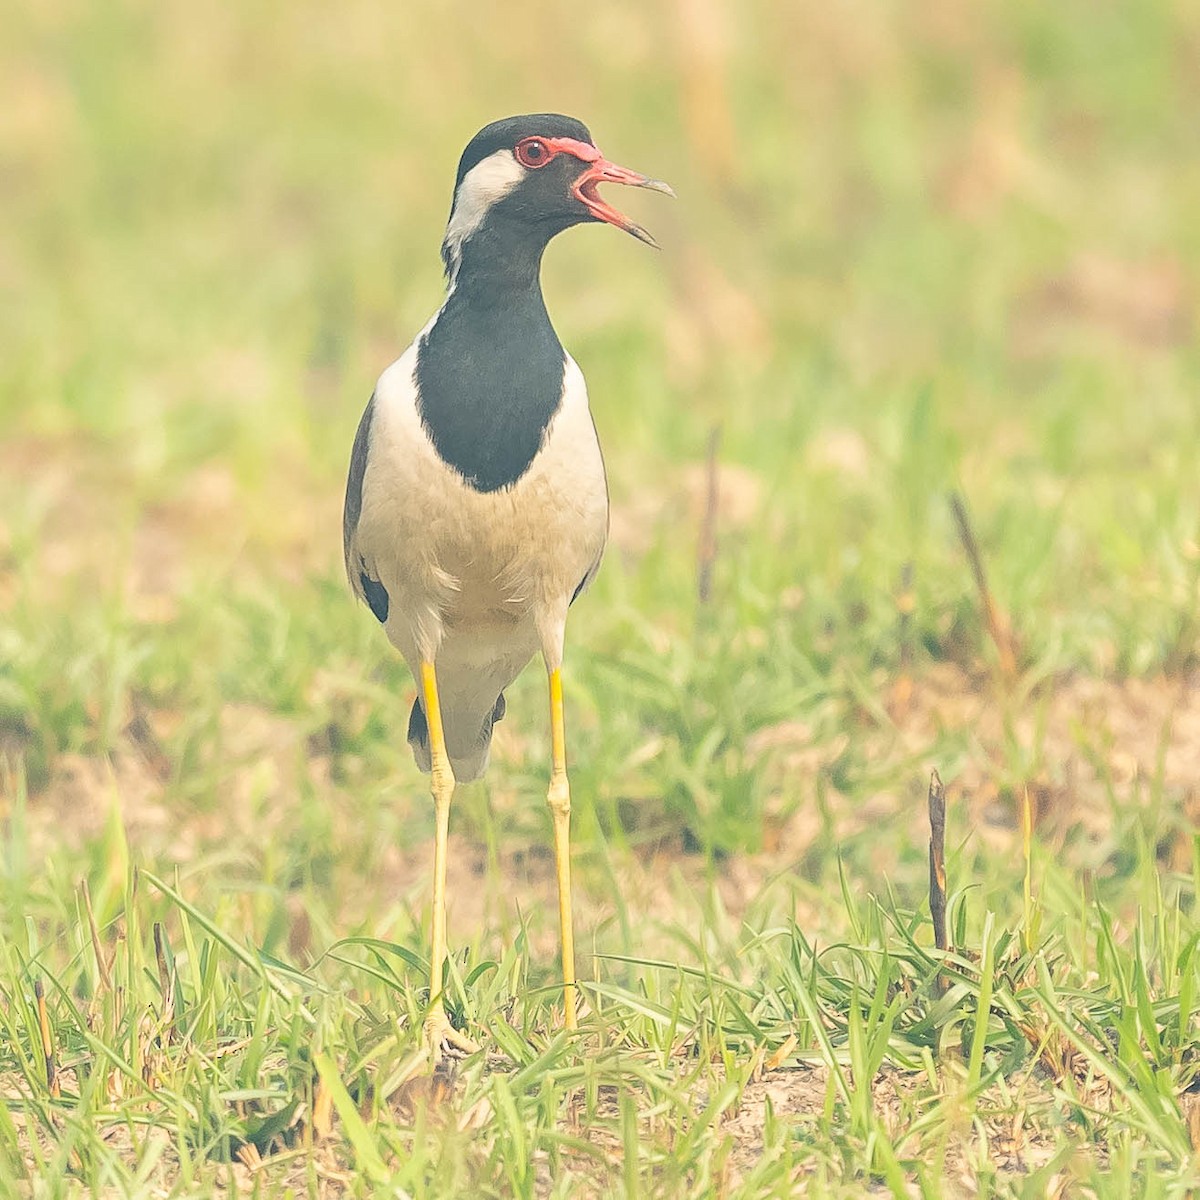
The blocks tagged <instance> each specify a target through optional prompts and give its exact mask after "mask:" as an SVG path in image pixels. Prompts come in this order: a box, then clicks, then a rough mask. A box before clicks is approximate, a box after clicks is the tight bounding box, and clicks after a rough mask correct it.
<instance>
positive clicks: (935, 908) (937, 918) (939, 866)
mask: <svg viewBox="0 0 1200 1200" xmlns="http://www.w3.org/2000/svg"><path fill="white" fill-rule="evenodd" d="M929 915H930V917H931V918H932V919H933V944H934V945H935V946H936V947H937V948H938V949H939V950H948V949H949V948H950V942H949V939H948V938H947V937H946V789H945V787H944V786H943V784H942V777H941V776H940V775H939V774H938V773H937V771H936V770H935V771H934V772H933V774H932V775H930V777H929ZM945 986H946V980H945V978H944V977H943V976H941V975H939V976H938V987H939V989H944V988H945Z"/></svg>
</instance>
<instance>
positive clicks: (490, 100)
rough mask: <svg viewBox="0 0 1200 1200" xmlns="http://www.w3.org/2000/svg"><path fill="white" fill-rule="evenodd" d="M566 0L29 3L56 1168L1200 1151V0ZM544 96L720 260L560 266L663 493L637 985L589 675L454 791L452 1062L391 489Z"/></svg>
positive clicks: (1199, 1167) (168, 1188)
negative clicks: (351, 513) (509, 150)
mask: <svg viewBox="0 0 1200 1200" xmlns="http://www.w3.org/2000/svg"><path fill="white" fill-rule="evenodd" d="M521 16H522V19H520V20H516V19H514V20H511V21H507V20H506V21H500V20H498V19H497V18H495V17H491V16H486V15H482V16H481V15H472V16H471V17H469V18H467V17H466V16H465V15H463V14H458V15H455V14H452V13H448V12H447V11H445V10H444V8H443V7H442V6H438V5H432V4H425V3H416V4H410V5H403V6H392V7H390V8H389V7H385V6H375V5H372V4H367V3H351V4H348V5H343V6H339V7H338V8H337V9H336V10H334V9H332V8H326V7H324V6H318V5H311V4H302V5H300V6H296V7H293V8H292V9H289V11H288V14H287V19H286V20H284V19H281V14H279V13H274V12H273V11H271V10H268V9H265V8H262V7H261V6H253V5H251V6H227V7H226V8H224V9H221V10H218V11H214V12H211V13H203V14H201V13H198V12H197V11H196V10H195V8H194V6H189V5H184V4H176V3H171V2H168V3H163V4H157V5H154V6H151V7H146V6H139V5H135V4H117V5H110V6H107V7H106V8H105V10H104V11H103V12H100V11H99V10H97V11H95V12H93V11H92V10H90V9H87V8H86V7H85V6H78V5H75V4H73V3H70V2H67V3H54V4H48V5H42V6H39V7H38V8H37V9H36V11H35V10H31V11H28V12H23V13H20V14H14V15H13V16H12V18H11V20H10V21H9V22H8V25H9V26H11V30H12V35H11V36H10V37H6V38H5V39H4V46H3V47H2V48H0V67H2V68H3V70H2V71H0V78H3V79H4V81H5V82H4V83H3V85H0V86H2V87H3V88H4V90H5V96H6V100H5V103H4V104H2V105H0V161H2V162H3V163H4V167H3V170H2V171H0V192H2V194H3V200H4V208H5V213H6V220H5V222H4V228H3V230H0V306H2V311H0V351H2V353H0V428H2V429H3V437H2V438H0V1091H2V1094H3V1097H4V1100H5V1103H4V1104H3V1105H2V1106H0V1188H3V1189H8V1191H10V1192H12V1193H13V1194H16V1195H21V1196H30V1197H34V1196H36V1197H43V1196H46V1197H49V1196H85V1195H112V1196H160V1195H162V1196H166V1195H171V1196H193V1195H216V1194H240V1193H245V1194H251V1195H261V1196H285V1195H288V1194H293V1195H314V1196H336V1195H343V1194H348V1195H361V1196H376V1195H396V1196H411V1197H439V1198H440V1197H452V1196H463V1197H477V1196H495V1197H507V1196H536V1197H541V1196H559V1197H566V1196H572V1197H575V1196H598V1197H599V1196H621V1197H634V1196H638V1197H664V1198H668V1197H671V1198H673V1197H678V1196H696V1197H708V1196H713V1197H728V1198H737V1200H759V1198H766V1197H776V1196H788V1195H793V1194H798V1193H801V1192H803V1193H804V1194H812V1195H831V1196H852V1195H861V1194H871V1193H876V1192H878V1193H881V1194H889V1193H890V1194H899V1195H930V1196H934V1195H950V1196H960V1195H961V1196H971V1195H979V1194H988V1195H991V1194H997V1195H1007V1196H1029V1197H1040V1196H1045V1195H1087V1196H1097V1197H1106V1196H1114V1197H1116V1196H1128V1195H1132V1194H1136V1195H1147V1196H1160V1195H1161V1196H1180V1197H1182V1196H1185V1195H1188V1194H1190V1193H1191V1192H1192V1191H1194V1190H1195V1189H1196V1188H1197V1187H1200V1157H1198V1155H1200V1151H1198V1147H1200V1082H1198V1080H1200V1076H1198V1074H1197V1072H1198V1069H1200V1018H1198V1009H1200V1000H1198V999H1197V995H1198V993H1200V987H1198V984H1200V949H1198V946H1200V925H1198V924H1197V910H1196V896H1197V891H1198V889H1200V839H1198V835H1197V829H1198V823H1200V653H1198V637H1200V616H1198V614H1200V473H1198V472H1197V471H1196V469H1195V464H1196V462H1197V461H1200V408H1198V407H1197V405H1196V403H1195V394H1196V380H1197V377H1198V376H1197V366H1198V360H1197V348H1196V347H1197V339H1196V333H1197V309H1196V295H1197V288H1198V285H1200V245H1198V243H1197V240H1196V236H1195V216H1194V215H1195V212H1196V210H1197V206H1198V203H1200V168H1198V167H1197V166H1196V164H1197V163H1198V162H1200V153H1198V151H1200V145H1198V142H1200V132H1198V127H1197V125H1196V123H1195V121H1194V120H1193V119H1192V114H1193V113H1194V112H1195V109H1196V103H1197V101H1198V100H1200V96H1198V95H1197V87H1196V81H1195V78H1194V72H1192V71H1190V69H1189V65H1188V53H1187V51H1188V48H1189V47H1193V48H1194V47H1195V46H1196V45H1197V44H1200V22H1198V21H1197V19H1196V18H1195V15H1194V14H1191V13H1188V12H1185V11H1184V10H1183V9H1180V8H1172V7H1169V6H1164V5H1156V4H1146V5H1140V6H1108V7H1104V6H1099V7H1097V6H1095V5H1091V4H1083V3H1067V4H1062V5H1056V6H1032V7H1031V6H1021V5H1016V6H1013V5H1001V4H999V3H996V4H993V3H981V4H978V5H975V6H961V5H955V4H947V3H940V2H938V3H931V4H925V5H921V6H901V5H891V4H879V5H876V4H859V3H852V2H851V3H843V4H838V5H834V6H832V7H831V6H828V5H807V4H801V5H796V6H791V7H788V6H777V5H770V4H766V3H761V4H760V3H752V4H750V5H744V6H737V7H735V6H732V5H727V4H725V3H723V2H722V0H677V2H676V3H674V4H663V5H657V6H650V7H646V6H644V5H632V4H616V5H607V6H602V7H601V8H598V9H591V10H588V11H587V12H586V13H581V12H579V11H577V10H576V9H574V8H568V7H559V6H555V5H553V4H545V3H531V4H529V5H528V6H525V7H523V8H522V10H521ZM435 47H436V48H438V52H437V53H434V52H433V50H434V48H435ZM542 108H554V109H560V110H563V111H567V112H572V113H576V114H578V115H579V116H581V117H583V118H584V119H585V120H587V121H588V123H589V124H590V125H591V127H592V130H593V133H594V134H595V136H596V138H597V141H598V142H599V144H600V145H601V146H602V147H603V148H604V150H605V152H606V153H607V154H609V155H610V156H611V157H612V158H614V159H615V160H617V161H620V162H622V163H626V164H628V165H629V166H631V167H633V168H635V169H639V170H644V171H647V172H649V173H650V174H652V175H654V176H657V177H661V178H665V179H668V180H670V182H671V183H672V184H673V185H674V186H675V188H676V191H677V192H678V194H679V201H678V203H677V204H676V205H674V206H668V205H667V204H666V203H665V202H662V203H660V202H658V201H659V198H657V197H655V198H653V201H654V202H653V204H650V203H647V204H645V205H644V206H643V205H642V198H641V197H638V196H634V197H632V198H631V199H628V201H627V202H628V204H629V206H630V207H631V208H633V209H636V216H637V218H638V219H639V220H640V221H642V222H643V223H645V224H646V225H647V226H648V227H650V228H651V229H652V230H653V232H654V233H655V234H656V236H658V237H659V239H660V241H661V242H662V244H663V251H662V253H661V254H658V255H654V254H652V253H650V252H649V251H647V250H646V249H645V248H644V247H642V246H639V245H637V244H636V243H635V242H634V241H633V240H632V239H628V238H622V237H621V236H620V235H619V234H618V233H617V231H615V230H611V229H587V230H580V231H576V232H574V233H572V234H571V235H569V236H567V237H564V238H562V239H560V241H559V242H558V243H556V244H555V246H554V247H553V248H552V249H551V251H550V254H549V255H548V258H547V263H546V287H547V295H548V302H549V305H550V309H551V312H552V314H553V317H554V320H555V322H556V326H557V328H558V330H559V332H560V335H561V336H562V338H563V340H564V342H565V343H566V344H567V345H568V346H569V348H570V349H571V351H572V353H573V355H574V357H575V358H576V359H577V360H578V361H579V362H580V364H581V366H582V367H583V369H584V372H585V374H586V376H587V378H588V381H589V387H590V391H591V395H592V399H593V407H594V409H595V414H596V420H597V425H598V427H599V431H600V434H601V438H602V441H603V443H604V445H605V448H606V453H607V465H608V473H609V481H610V487H611V491H612V498H613V513H612V538H611V543H610V547H609V553H608V556H607V558H606V561H605V565H604V568H603V570H602V572H601V574H600V577H599V579H598V581H597V583H596V585H595V587H594V588H593V589H592V590H591V592H590V593H589V594H588V595H586V596H585V597H583V598H581V600H580V601H579V602H578V603H577V604H576V605H575V607H574V608H573V610H572V621H571V626H570V629H569V634H568V652H567V667H566V692H567V711H568V725H569V739H570V741H569V746H570V755H571V762H572V775H573V798H574V845H575V852H574V868H575V873H576V884H577V895H576V914H575V915H576V930H577V943H578V952H579V958H580V966H581V974H582V976H583V978H584V981H585V982H584V984H583V989H582V990H583V995H584V1000H585V1011H584V1014H583V1018H582V1020H581V1028H580V1031H579V1033H578V1034H577V1035H567V1034H565V1033H564V1032H563V1031H562V1012H561V1001H560V998H559V994H558V990H557V989H556V987H555V980H556V972H557V969H558V968H557V960H556V955H557V949H558V947H557V930H556V911H555V903H554V877H553V862H552V858H551V856H550V853H549V845H550V839H549V818H548V815H547V813H546V810H545V806H544V791H545V786H546V778H547V760H548V746H547V719H546V713H545V701H544V681H543V680H542V678H541V677H540V673H539V672H538V670H537V669H536V667H534V668H531V670H530V671H529V672H528V673H527V674H526V675H525V676H523V677H522V678H521V679H520V680H519V681H518V683H517V684H516V686H515V687H514V688H513V690H512V692H511V693H510V695H509V710H508V715H507V717H506V719H505V721H504V722H503V723H502V724H501V725H500V726H498V729H497V739H496V746H495V752H494V755H493V766H492V769H491V771H490V772H489V775H488V778H487V780H486V781H485V782H484V783H481V784H474V785H471V786H469V787H465V788H463V789H461V790H460V794H459V795H458V797H457V798H456V801H455V808H454V812H453V817H452V840H451V861H450V876H451V878H450V897H451V902H450V934H451V947H452V951H453V954H452V962H451V970H450V976H449V983H448V988H449V996H450V1005H449V1007H450V1009H451V1012H452V1015H453V1016H454V1018H455V1019H456V1020H457V1021H461V1022H464V1023H465V1024H466V1025H467V1026H468V1028H469V1030H470V1032H471V1033H472V1035H473V1036H475V1037H476V1038H477V1039H478V1040H479V1041H480V1042H481V1043H482V1045H483V1051H482V1052H481V1053H480V1054H479V1055H476V1056H472V1057H470V1058H467V1059H465V1060H461V1061H459V1060H455V1061H452V1062H447V1063H446V1064H444V1065H443V1067H442V1068H441V1069H439V1071H438V1073H437V1074H436V1075H431V1074H430V1072H429V1069H428V1064H427V1063H426V1062H425V1061H424V1060H423V1058H422V1056H421V1052H420V1043H419V1037H418V1030H419V1027H420V1020H421V1016H422V1014H423V1010H424V1004H425V993H424V991H423V988H424V986H425V980H424V971H425V956H426V955H427V954H428V937H429V881H430V873H431V865H432V864H431V858H432V854H431V832H432V814H431V811H430V805H429V802H428V799H427V795H426V791H425V789H426V783H425V781H424V780H423V779H422V777H421V776H420V775H419V774H418V773H417V771H416V769H415V767H414V766H413V764H412V762H411V759H410V756H409V754H408V749H407V746H406V745H405V742H404V731H405V728H406V721H407V713H408V708H409V705H410V704H411V700H412V696H413V686H412V682H411V680H410V679H409V678H408V677H407V673H406V671H405V669H404V667H403V665H402V664H401V663H400V662H398V661H397V657H396V655H395V654H394V652H393V651H391V649H390V648H389V647H388V645H387V644H386V640H385V639H384V638H383V637H382V635H381V633H380V631H379V629H378V627H377V626H376V625H375V623H374V621H373V620H372V618H371V617H370V614H369V613H368V612H367V611H366V610H365V609H364V608H362V607H361V606H359V605H356V604H355V603H354V601H353V599H352V597H351V596H350V594H349V591H348V589H347V587H346V585H345V582H344V579H343V578H342V574H341V571H342V568H341V553H340V505H341V489H342V486H343V480H344V471H345V466H346V462H347V459H348V455H349V446H350V442H351V440H352V437H353V432H354V428H355V425H356V423H357V420H358V416H359V414H360V412H361V409H362V406H363V404H364V402H365V399H366V397H367V396H368V395H369V394H370V389H371V386H372V383H373V380H374V378H375V376H376V375H377V374H378V373H379V371H380V370H381V369H382V367H383V366H385V365H386V364H387V363H388V362H389V361H390V360H391V359H392V358H394V357H395V356H396V355H397V354H398V353H399V351H400V350H401V349H402V348H403V346H404V345H405V344H406V343H407V341H408V339H409V338H410V337H411V335H412V333H413V331H414V330H416V329H417V328H419V327H420V326H421V325H422V324H423V323H424V321H425V320H426V319H427V317H428V315H429V313H430V312H431V311H432V310H433V308H434V307H435V306H436V304H437V303H438V299H439V295H440V288H441V280H440V278H439V262H438V256H437V244H438V240H439V237H440V233H441V227H442V225H443V223H444V220H445V216H446V209H447V206H448V201H449V191H450V186H451V183H452V180H453V170H454V164H455V160H456V157H457V154H458V152H459V150H460V148H461V146H462V145H463V144H465V142H466V140H467V139H468V138H469V136H470V135H471V134H472V133H473V132H474V130H475V129H476V128H477V127H478V126H479V125H481V124H482V123H484V122H485V121H487V120H489V119H492V118H494V117H496V116H500V115H504V114H507V113H510V112H516V111H522V110H534V109H542ZM622 201H623V202H624V201H626V197H622ZM651 208H653V211H651ZM956 505H957V509H956ZM956 511H957V512H959V513H961V518H960V517H956ZM964 522H965V526H964ZM980 570H981V571H982V572H983V575H984V578H983V579H982V580H981V579H980V578H979V577H978V575H977V572H978V571H980ZM935 771H936V772H937V773H938V775H939V776H940V778H941V779H942V780H943V781H944V782H945V793H946V799H947V817H946V835H945V871H946V880H947V889H948V921H947V923H948V934H949V948H948V949H946V950H945V951H942V950H938V949H937V947H936V946H935V938H934V933H933V928H932V924H931V915H930V872H929V849H928V846H929V839H930V824H929V807H928V795H929V789H930V781H931V777H932V775H933V773H934V772H935ZM6 1194H7V1192H6Z"/></svg>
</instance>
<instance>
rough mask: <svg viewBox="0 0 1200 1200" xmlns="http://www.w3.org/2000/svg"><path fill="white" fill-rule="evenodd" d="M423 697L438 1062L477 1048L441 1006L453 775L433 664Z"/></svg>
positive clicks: (428, 1028)
mask: <svg viewBox="0 0 1200 1200" xmlns="http://www.w3.org/2000/svg"><path fill="white" fill-rule="evenodd" d="M421 696H422V699H423V702H424V707H425V721H426V724H427V725H428V727H429V749H430V757H431V758H432V760H433V770H432V772H431V774H430V790H431V791H432V793H433V809H434V816H435V819H436V834H435V838H434V844H433V953H432V955H431V957H430V961H429V1014H428V1016H426V1018H425V1041H426V1044H427V1045H428V1046H429V1049H430V1052H431V1053H432V1055H433V1057H434V1058H435V1059H436V1058H437V1057H438V1056H439V1055H440V1054H441V1049H442V1045H443V1043H449V1044H450V1045H451V1046H455V1047H457V1048H458V1049H459V1050H462V1051H464V1052H465V1053H467V1054H470V1053H473V1052H474V1051H475V1050H477V1049H478V1047H477V1046H476V1045H475V1043H474V1042H472V1041H471V1040H470V1038H468V1037H466V1036H464V1035H463V1034H461V1033H459V1031H458V1030H457V1029H455V1028H454V1026H453V1025H451V1024H450V1019H449V1018H448V1017H447V1016H446V1009H445V1006H444V1005H443V1003H442V974H443V972H444V970H445V966H446V841H447V838H448V836H449V833H450V801H451V800H452V799H453V797H454V772H453V771H452V770H451V768H450V758H449V756H448V755H447V754H446V736H445V733H444V732H443V730H442V707H441V703H440V701H439V700H438V690H437V675H436V674H435V672H434V669H433V663H431V662H422V663H421Z"/></svg>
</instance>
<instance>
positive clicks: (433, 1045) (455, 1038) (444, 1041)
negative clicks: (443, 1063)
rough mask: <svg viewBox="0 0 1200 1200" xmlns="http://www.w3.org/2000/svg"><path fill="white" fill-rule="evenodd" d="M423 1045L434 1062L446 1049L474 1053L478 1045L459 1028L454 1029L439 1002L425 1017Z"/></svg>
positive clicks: (461, 1052) (438, 1059)
mask: <svg viewBox="0 0 1200 1200" xmlns="http://www.w3.org/2000/svg"><path fill="white" fill-rule="evenodd" d="M425 1047H426V1049H427V1050H428V1051H429V1054H430V1057H431V1058H432V1060H433V1061H434V1062H435V1063H436V1062H438V1061H440V1059H441V1057H442V1055H443V1054H444V1053H445V1052H446V1051H447V1050H453V1051H456V1052H457V1053H459V1054H474V1053H476V1051H478V1049H479V1046H478V1045H477V1044H476V1043H475V1042H473V1041H471V1039H470V1038H469V1037H467V1035H466V1034H465V1033H463V1032H462V1031H461V1030H458V1029H455V1028H454V1026H453V1025H451V1024H450V1018H449V1017H448V1016H446V1010H445V1009H444V1008H443V1007H442V1006H441V1004H436V1005H434V1007H433V1008H431V1009H430V1010H429V1015H428V1016H427V1017H426V1018H425Z"/></svg>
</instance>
